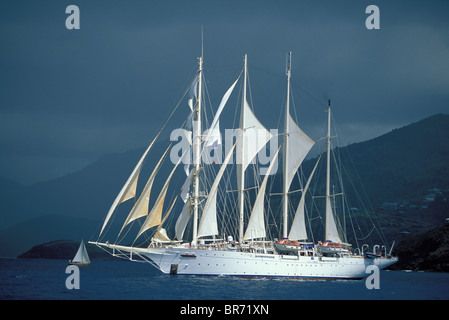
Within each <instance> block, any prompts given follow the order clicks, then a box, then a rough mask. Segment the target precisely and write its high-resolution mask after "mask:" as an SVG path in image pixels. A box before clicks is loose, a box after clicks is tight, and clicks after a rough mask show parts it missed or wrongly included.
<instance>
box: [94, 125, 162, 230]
mask: <svg viewBox="0 0 449 320" xmlns="http://www.w3.org/2000/svg"><path fill="white" fill-rule="evenodd" d="M160 133H161V132H159V133H158V134H157V135H156V137H155V138H154V139H153V141H152V142H151V144H150V145H149V147H148V148H147V150H145V152H144V153H143V155H142V157H141V158H140V160H139V162H138V163H137V165H136V167H135V168H134V170H133V171H132V172H131V175H130V176H129V178H128V180H127V181H126V183H125V184H124V185H123V187H122V189H121V190H120V192H119V194H118V195H117V197H116V198H115V200H114V202H113V203H112V206H111V208H110V209H109V211H108V214H107V215H106V219H105V220H104V223H103V226H102V227H101V231H100V234H99V237H100V236H101V234H102V233H103V230H104V228H105V227H106V225H107V224H108V222H109V219H110V218H111V216H112V214H113V213H114V211H115V208H116V207H117V206H118V205H119V204H120V203H122V202H124V201H126V200H129V199H131V198H133V197H135V195H136V187H137V180H138V177H139V173H140V169H141V168H142V163H143V161H144V160H145V158H146V156H147V154H148V152H149V151H150V149H151V147H152V146H153V144H154V142H155V141H156V139H157V137H158V136H159V134H160Z"/></svg>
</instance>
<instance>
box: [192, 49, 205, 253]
mask: <svg viewBox="0 0 449 320" xmlns="http://www.w3.org/2000/svg"><path fill="white" fill-rule="evenodd" d="M202 51H203V50H201V53H202ZM202 73H203V57H202V56H201V57H199V58H198V98H197V105H196V108H195V113H194V117H193V166H194V168H193V241H192V246H193V247H196V245H197V243H198V204H199V190H200V189H199V172H200V164H201V95H202V75H203V74H202Z"/></svg>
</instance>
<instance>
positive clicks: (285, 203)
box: [282, 52, 292, 239]
mask: <svg viewBox="0 0 449 320" xmlns="http://www.w3.org/2000/svg"><path fill="white" fill-rule="evenodd" d="M291 64H292V53H291V52H289V55H288V61H287V69H286V75H287V102H286V104H285V119H284V157H283V162H284V163H283V167H284V170H283V191H282V198H283V199H282V212H283V217H284V227H283V237H284V239H286V238H287V237H288V226H287V224H288V187H289V186H288V181H287V168H288V132H289V127H288V122H289V119H288V117H289V116H290V77H291V67H292V65H291Z"/></svg>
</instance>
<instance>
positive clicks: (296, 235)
mask: <svg viewBox="0 0 449 320" xmlns="http://www.w3.org/2000/svg"><path fill="white" fill-rule="evenodd" d="M198 60H199V64H198V66H199V67H198V72H197V73H196V76H195V79H194V80H193V81H192V85H191V86H190V90H187V91H186V92H190V93H191V95H190V99H189V101H188V105H189V107H190V111H191V112H190V115H189V116H188V117H187V119H186V123H188V124H189V129H188V130H184V132H185V134H186V136H188V137H189V138H188V139H187V140H188V142H189V146H188V147H189V148H188V151H187V153H186V152H184V153H183V155H182V156H181V158H180V159H179V160H178V161H177V163H174V162H176V161H172V162H173V165H174V166H171V171H170V174H169V175H168V178H167V177H166V176H164V178H163V180H162V182H163V186H162V188H161V189H160V190H159V192H158V193H159V195H158V196H157V199H156V200H155V201H153V204H152V207H150V193H151V189H152V186H153V182H154V179H155V176H156V175H157V173H158V172H159V171H160V167H161V165H162V163H163V162H164V159H165V157H166V154H167V152H168V150H169V148H170V147H171V144H170V146H168V148H167V149H166V151H165V153H164V154H163V155H162V157H160V155H158V156H154V155H153V157H157V158H159V157H160V160H159V161H158V162H157V164H156V165H155V167H154V169H153V171H152V173H151V175H150V177H149V179H148V181H147V183H146V185H145V187H144V188H143V191H142V192H141V194H140V196H139V197H138V198H137V194H138V192H137V191H136V188H137V183H138V179H139V175H140V172H141V169H142V167H143V162H144V160H145V159H146V158H147V156H148V154H149V152H150V149H152V147H153V145H154V143H155V141H156V139H157V138H158V137H159V135H160V134H161V132H162V131H163V129H164V127H165V124H164V126H163V127H162V129H161V130H160V131H159V133H158V134H157V135H156V137H155V138H154V140H153V141H152V142H151V144H150V145H149V147H148V148H147V149H146V151H145V152H144V154H143V155H142V157H141V159H140V160H139V162H138V163H137V165H136V167H135V168H134V170H133V171H132V173H131V175H130V176H129V178H128V180H127V181H126V183H125V185H124V186H123V187H122V189H121V191H120V192H119V194H118V196H117V197H116V199H115V201H114V202H113V204H112V206H111V208H110V210H109V212H108V214H107V216H106V219H105V221H104V222H103V225H102V227H101V231H100V234H99V237H98V240H97V241H95V242H90V243H93V244H96V245H97V246H98V247H100V248H102V249H104V250H106V251H108V252H109V253H111V254H112V255H114V256H117V257H121V258H124V259H129V260H131V261H145V262H148V263H150V264H151V265H153V266H154V267H156V268H157V269H159V270H160V271H161V272H163V273H165V274H184V275H210V276H239V277H288V278H309V279H362V278H364V277H365V276H366V272H365V270H366V267H367V266H368V265H376V266H378V267H379V268H380V269H383V268H385V267H387V266H389V265H391V264H393V263H395V262H396V261H397V258H396V257H392V256H391V250H392V248H390V251H389V252H388V253H387V250H386V246H384V247H385V250H384V251H383V252H380V253H379V255H378V256H376V257H370V258H368V257H365V256H364V255H363V254H360V253H361V250H360V249H359V243H356V246H357V247H355V248H354V249H353V248H352V245H350V244H348V243H346V241H347V240H346V236H345V235H344V234H343V231H344V228H342V227H341V223H337V222H336V221H338V220H336V217H335V215H334V211H335V209H336V206H335V204H333V202H334V201H335V196H336V195H338V194H335V193H334V194H332V193H331V191H330V187H331V182H330V180H331V178H330V160H331V156H330V152H331V146H330V144H331V143H330V141H331V138H332V135H331V127H330V124H331V109H330V104H329V108H328V110H327V112H328V125H327V129H328V130H327V137H326V142H327V148H326V153H327V163H326V172H327V174H326V195H325V196H324V199H325V208H324V210H322V212H323V216H324V221H325V226H324V227H325V232H324V242H321V241H318V242H317V243H316V244H314V243H315V241H313V238H312V239H311V236H310V235H309V234H308V232H307V230H306V227H307V224H306V221H305V213H304V207H305V205H304V203H305V195H306V192H308V189H309V184H310V181H311V179H312V176H314V172H315V169H316V168H317V165H318V162H319V159H320V158H321V156H320V157H319V158H318V162H317V164H316V165H315V168H314V169H313V171H312V172H311V174H310V177H309V180H308V181H307V183H306V185H305V186H304V188H302V189H301V190H300V191H301V192H302V196H301V199H300V201H299V204H298V207H297V209H296V213H295V215H294V218H293V221H292V222H291V223H290V222H289V219H288V217H289V208H290V205H291V204H292V202H291V200H290V199H289V196H290V194H291V193H293V192H294V191H292V190H290V187H291V184H292V181H293V179H294V178H295V176H296V175H297V171H298V169H299V167H300V166H301V164H302V162H303V160H304V159H305V157H306V155H307V154H308V153H309V151H310V150H311V149H312V147H313V146H314V144H315V141H314V140H312V139H311V138H310V137H309V136H307V135H306V134H305V133H304V132H303V131H302V129H300V128H299V126H298V125H297V123H296V122H295V121H294V119H293V118H292V116H291V115H290V111H289V96H290V76H291V56H289V59H288V65H287V70H286V71H287V72H286V75H287V101H286V106H285V118H284V133H283V134H282V135H278V136H281V137H283V142H282V145H281V147H282V149H283V152H282V153H281V152H280V149H281V147H280V148H279V149H277V148H273V149H274V150H275V149H277V152H276V153H275V154H274V156H273V158H272V160H271V163H270V165H269V167H268V168H267V169H266V168H265V169H266V171H265V172H264V173H261V171H259V170H253V171H252V172H255V173H254V174H253V175H254V176H255V177H256V178H254V177H252V178H254V180H256V182H255V183H254V184H255V185H254V186H252V185H251V186H248V184H249V183H250V182H251V179H250V178H251V175H249V174H248V173H247V172H246V171H251V170H247V168H250V166H252V165H253V163H254V162H255V158H256V156H257V154H258V153H259V151H261V150H262V149H263V148H264V147H265V145H266V144H267V143H268V142H269V141H270V140H271V139H277V138H278V137H277V136H275V135H272V134H271V132H269V131H268V130H267V129H266V128H265V127H264V126H263V125H262V123H261V122H260V121H259V120H258V119H257V118H256V116H255V114H254V110H253V108H252V107H251V106H250V103H249V101H248V99H247V78H248V77H247V56H246V55H245V57H244V68H243V70H242V72H241V73H240V75H239V76H238V77H237V80H235V82H234V83H233V84H232V86H231V87H230V88H229V89H228V90H227V91H226V93H225V95H224V96H223V98H222V100H221V102H220V105H219V107H218V109H217V111H216V113H215V115H214V119H213V121H212V124H211V125H210V126H208V128H209V129H208V130H207V132H208V133H206V131H203V130H202V122H201V119H202V118H201V114H202V110H203V109H204V108H203V107H202V105H203V103H204V101H203V99H202V95H203V94H204V93H203V91H205V90H203V86H204V85H205V83H203V57H200V58H199V59H198ZM242 75H243V84H242V88H241V92H242V97H241V99H240V100H239V102H240V105H241V110H240V122H239V125H238V128H234V129H233V131H232V132H233V133H234V134H235V135H234V137H235V138H236V141H235V143H234V140H233V142H232V144H233V146H232V148H231V145H232V144H231V145H229V148H227V149H226V156H225V159H224V161H223V162H222V163H221V166H219V167H217V169H214V165H215V161H214V162H213V164H212V163H211V161H205V157H204V155H203V152H204V153H208V152H209V151H210V150H209V149H207V148H208V147H209V148H212V149H214V148H216V146H217V145H221V138H220V134H219V131H220V129H219V120H220V114H221V113H222V111H223V108H224V107H225V105H226V102H227V101H228V99H229V97H230V95H231V94H232V91H233V89H234V87H235V86H236V83H237V82H238V80H239V79H240V78H241V76H242ZM249 96H250V95H249ZM178 105H179V104H178ZM172 114H173V113H172ZM170 117H171V116H170ZM205 150H206V151H205ZM152 151H153V150H152ZM233 153H235V157H236V162H237V163H236V164H235V165H236V170H234V171H231V173H236V174H237V177H236V178H237V179H231V175H230V174H229V175H228V176H227V177H226V176H225V178H223V177H224V174H225V171H227V172H228V173H229V171H230V170H229V169H227V166H228V164H229V165H230V164H231V163H232V159H233ZM273 153H274V151H273ZM280 154H282V155H283V156H282V157H283V161H282V167H283V176H282V179H283V184H282V193H281V195H282V201H281V202H280V203H279V202H278V203H279V205H280V206H281V209H282V214H281V220H282V222H281V225H282V227H283V228H282V230H280V232H279V233H278V234H279V235H281V237H282V240H277V239H276V238H277V237H276V235H274V236H273V234H271V235H270V234H269V232H268V231H269V230H268V229H269V226H270V224H269V220H268V219H269V217H268V212H267V211H268V209H269V206H265V203H264V202H265V199H266V198H268V197H270V192H268V190H267V189H266V187H267V183H268V178H269V176H270V173H271V171H272V169H273V165H274V164H276V163H277V157H278V155H280ZM186 155H187V156H188V157H190V159H191V162H184V161H183V164H184V171H185V174H186V175H187V178H184V179H186V180H185V182H184V184H183V185H182V186H178V187H176V188H175V194H177V195H175V196H174V197H172V200H170V203H171V204H170V205H169V206H166V208H164V200H165V199H166V197H167V190H168V189H169V184H170V181H171V180H172V177H173V175H174V173H175V171H176V168H177V167H178V166H179V164H180V162H181V160H183V158H184V157H185V156H186ZM157 158H155V159H157ZM206 160H207V158H206ZM207 164H210V166H207ZM218 168H219V169H218ZM167 173H168V172H167ZM208 176H211V179H208ZM263 176H264V177H263ZM222 178H223V179H222ZM235 180H236V182H237V183H236V184H233V183H232V181H235ZM261 180H262V181H261ZM228 181H229V184H228ZM245 181H246V183H245ZM172 188H173V187H172ZM253 189H258V191H257V195H256V196H254V197H251V196H250V195H249V192H250V191H251V190H253ZM220 191H221V193H220ZM132 198H136V201H135V203H134V205H133V207H132V209H131V211H130V213H129V214H128V216H127V218H126V220H125V222H124V224H123V226H122V228H121V230H120V232H119V233H118V236H117V240H116V242H115V243H109V241H106V242H101V241H100V240H101V237H102V235H103V236H104V233H105V232H106V231H107V230H106V226H107V225H108V224H109V223H110V218H111V216H112V215H113V214H114V212H115V211H116V209H117V207H118V206H119V205H120V204H121V203H123V202H125V201H127V200H129V199H132ZM177 199H181V200H182V202H181V203H180V204H182V206H183V207H182V209H180V207H179V206H178V208H176V209H174V210H172V209H173V208H174V205H175V203H176V201H177ZM333 200H334V201H333ZM219 202H220V204H219ZM251 203H253V205H252V208H251ZM164 212H165V215H164V214H163V213H164ZM170 214H174V215H175V216H174V217H171V218H169V217H170ZM141 218H145V219H144V221H143V219H142V220H141ZM170 221H171V223H172V225H171V226H169V222H170ZM189 221H190V222H189ZM132 222H137V223H138V225H137V226H135V227H134V229H132ZM175 223H176V224H175ZM174 224H175V225H174ZM188 225H189V226H190V228H189V229H191V231H192V232H191V233H190V234H188V235H187V232H185V231H186V230H187V226H188ZM245 226H246V228H245ZM289 226H290V232H289ZM136 227H137V229H135V228H136ZM245 229H246V231H245ZM309 229H310V227H309ZM125 230H127V232H123V233H122V231H125ZM130 230H134V231H133V232H132V234H137V235H136V236H135V238H134V241H132V239H131V240H126V242H125V243H126V245H122V244H119V242H120V241H121V240H123V238H124V236H123V234H125V233H126V234H128V232H129V231H130ZM149 231H152V233H151V234H152V236H148V233H149ZM134 232H135V233H134ZM169 234H170V236H169ZM120 235H122V238H120ZM144 235H145V236H146V240H144V241H143V243H140V244H139V243H137V240H138V239H139V238H140V239H143V238H144V237H143V236H144ZM174 238H177V240H174ZM359 238H360V237H359ZM234 239H235V240H234ZM361 239H362V238H361ZM363 239H365V238H363ZM311 240H312V241H311ZM355 240H357V238H355ZM121 243H123V242H121ZM111 251H112V252H111ZM77 256H78V254H77Z"/></svg>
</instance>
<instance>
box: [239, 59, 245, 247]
mask: <svg viewBox="0 0 449 320" xmlns="http://www.w3.org/2000/svg"><path fill="white" fill-rule="evenodd" d="M247 71H248V66H247V55H246V53H245V59H244V78H243V79H244V80H243V97H242V109H241V113H240V130H241V139H240V146H241V148H240V149H239V150H241V152H242V154H241V164H238V166H239V167H240V170H238V177H237V182H238V204H239V213H240V215H239V242H240V243H241V242H242V241H243V235H244V234H243V217H244V215H243V213H244V209H245V190H244V189H245V170H244V165H243V162H244V160H243V159H245V156H244V154H245V152H246V150H245V148H246V146H245V138H244V134H245V133H244V130H245V128H244V123H245V103H246V82H247V73H248V72H247Z"/></svg>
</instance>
